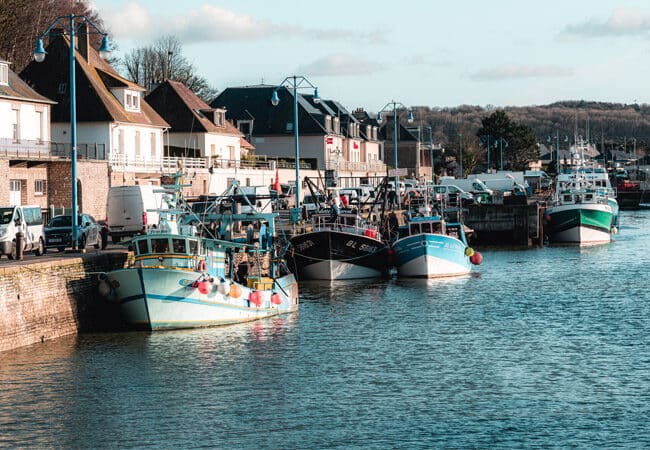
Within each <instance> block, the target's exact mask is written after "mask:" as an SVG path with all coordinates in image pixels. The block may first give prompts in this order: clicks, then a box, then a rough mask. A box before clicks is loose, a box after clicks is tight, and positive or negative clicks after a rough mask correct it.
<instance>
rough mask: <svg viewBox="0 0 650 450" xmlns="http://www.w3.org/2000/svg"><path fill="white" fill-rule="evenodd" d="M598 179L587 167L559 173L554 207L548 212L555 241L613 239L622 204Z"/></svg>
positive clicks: (547, 220)
mask: <svg viewBox="0 0 650 450" xmlns="http://www.w3.org/2000/svg"><path fill="white" fill-rule="evenodd" d="M605 177H606V174H605ZM598 179H599V177H594V176H589V175H587V174H586V173H585V171H584V170H577V171H573V172H571V173H567V174H560V175H558V179H557V182H556V188H555V194H554V197H553V200H552V202H551V206H550V207H548V208H547V209H546V211H545V213H544V218H545V230H546V234H547V235H548V238H549V241H550V242H551V243H575V244H596V243H607V242H610V241H611V235H612V233H614V232H616V226H617V217H618V204H617V203H616V200H615V199H614V198H613V197H612V195H611V191H610V190H609V189H608V188H603V187H602V186H599V184H598V182H597V180H598Z"/></svg>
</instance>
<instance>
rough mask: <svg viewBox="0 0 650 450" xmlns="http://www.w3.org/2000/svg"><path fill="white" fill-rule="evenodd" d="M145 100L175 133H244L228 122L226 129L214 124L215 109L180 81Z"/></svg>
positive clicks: (162, 88) (170, 84)
mask: <svg viewBox="0 0 650 450" xmlns="http://www.w3.org/2000/svg"><path fill="white" fill-rule="evenodd" d="M145 99H146V100H147V102H148V103H149V104H150V105H151V106H152V107H153V108H154V109H155V110H156V111H157V112H158V113H159V114H160V115H161V116H162V117H164V119H165V120H166V121H167V122H168V123H169V124H170V125H171V130H170V131H172V132H185V133H192V132H205V133H219V134H229V135H233V136H242V133H241V132H240V131H239V130H238V129H237V128H235V127H234V126H233V125H232V124H231V123H230V122H228V121H225V123H224V125H223V126H220V125H216V124H215V123H214V121H213V120H214V119H213V113H214V111H216V108H212V107H210V106H209V105H208V104H207V103H205V102H204V101H203V100H201V99H200V98H199V96H197V95H196V94H195V93H194V92H192V91H191V90H190V89H189V88H188V87H187V86H185V85H184V84H183V83H181V82H179V81H173V80H167V81H165V82H164V83H162V84H160V85H159V86H158V87H157V88H156V89H154V90H153V91H152V92H151V93H150V94H149V95H147V96H146V97H145ZM249 145H250V144H249Z"/></svg>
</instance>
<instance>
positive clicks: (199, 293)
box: [99, 202, 298, 330]
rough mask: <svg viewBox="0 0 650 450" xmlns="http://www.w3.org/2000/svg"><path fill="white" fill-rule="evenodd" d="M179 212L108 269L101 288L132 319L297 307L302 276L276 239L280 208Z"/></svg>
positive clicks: (213, 317) (184, 323)
mask: <svg viewBox="0 0 650 450" xmlns="http://www.w3.org/2000/svg"><path fill="white" fill-rule="evenodd" d="M215 204H218V203H217V202H215ZM176 212H177V213H178V214H179V217H178V220H177V221H173V220H172V221H167V222H165V223H162V224H161V226H159V227H158V228H156V229H155V230H152V231H151V232H150V233H148V234H145V235H140V236H137V237H135V238H134V239H133V240H132V241H131V243H130V246H131V247H132V249H133V257H132V259H131V260H130V262H129V264H128V266H127V267H125V268H123V269H118V270H113V271H110V272H107V273H105V274H103V276H102V277H101V280H100V285H99V289H100V292H102V293H103V294H104V295H105V296H106V297H108V298H109V299H111V300H114V301H116V302H118V303H119V305H120V308H121V311H122V314H123V316H124V319H125V320H126V322H127V323H128V324H129V325H131V326H133V327H136V328H140V329H147V330H163V329H177V328H194V327H207V326H215V325H227V324H233V323H239V322H246V321H251V320H256V319H261V318H264V317H270V316H275V315H278V314H283V313H289V312H293V311H296V310H297V309H298V285H297V282H296V279H295V277H294V276H293V274H291V273H290V272H289V271H288V270H287V269H286V266H285V265H284V264H283V262H282V258H280V257H279V255H278V253H277V249H276V246H275V244H274V241H273V236H274V225H273V224H274V219H275V216H276V214H274V213H270V214H269V213H265V214H255V213H252V214H250V213H249V214H215V213H212V212H210V211H206V213H205V214H203V215H202V216H201V217H200V218H199V217H197V216H196V215H194V216H192V215H190V214H188V213H187V211H186V210H184V211H178V210H177V211H176ZM169 214H172V213H169ZM197 219H201V220H200V221H198V220H197ZM243 221H245V222H246V223H247V226H246V227H244V228H245V230H246V233H245V234H244V235H241V236H238V235H237V234H236V233H233V230H234V229H235V228H237V225H238V224H240V223H241V222H243ZM174 222H176V223H174ZM176 225H178V226H176ZM197 225H198V227H197ZM220 236H224V239H219V238H218V237H220Z"/></svg>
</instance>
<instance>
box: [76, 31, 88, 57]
mask: <svg viewBox="0 0 650 450" xmlns="http://www.w3.org/2000/svg"><path fill="white" fill-rule="evenodd" d="M76 36H77V51H78V52H79V54H80V55H81V56H83V58H84V59H85V60H86V62H88V53H89V51H90V34H88V24H87V23H86V22H84V23H83V25H82V26H81V28H79V30H78V31H77V34H76Z"/></svg>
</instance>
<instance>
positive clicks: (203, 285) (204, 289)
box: [197, 280, 212, 294]
mask: <svg viewBox="0 0 650 450" xmlns="http://www.w3.org/2000/svg"><path fill="white" fill-rule="evenodd" d="M197 287H198V288H199V292H200V293H201V294H207V293H209V292H210V288H211V287H212V285H211V284H210V282H209V281H207V280H203V281H199V283H198V286H197Z"/></svg>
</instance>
